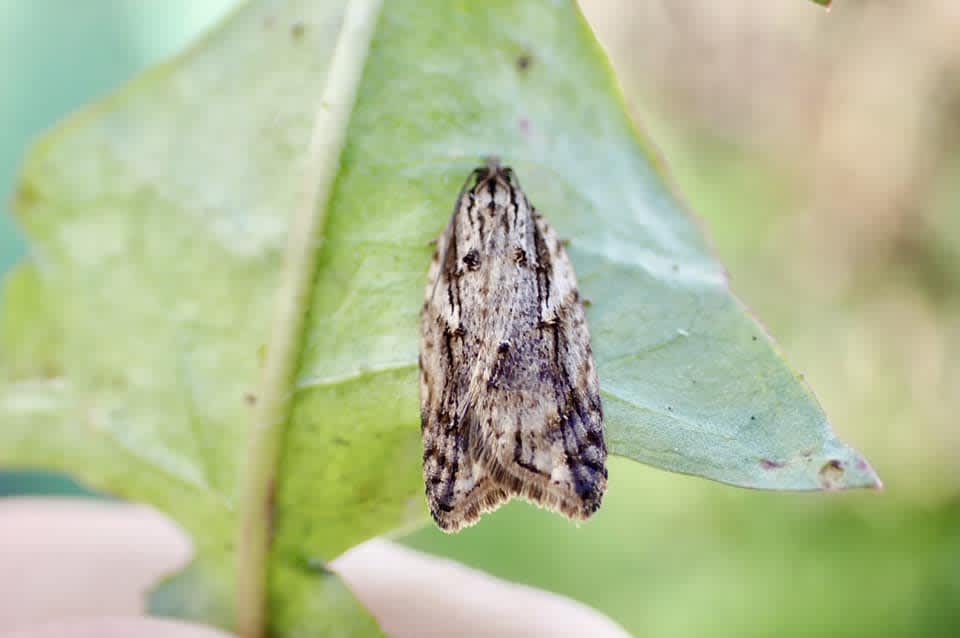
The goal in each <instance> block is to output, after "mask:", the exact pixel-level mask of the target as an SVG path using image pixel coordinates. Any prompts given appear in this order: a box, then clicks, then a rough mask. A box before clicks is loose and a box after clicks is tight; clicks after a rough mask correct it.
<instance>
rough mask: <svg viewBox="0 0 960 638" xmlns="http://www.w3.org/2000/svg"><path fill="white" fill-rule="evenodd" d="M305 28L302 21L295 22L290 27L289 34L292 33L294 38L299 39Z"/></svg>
mask: <svg viewBox="0 0 960 638" xmlns="http://www.w3.org/2000/svg"><path fill="white" fill-rule="evenodd" d="M306 30H307V28H306V27H305V26H304V25H303V23H302V22H296V23H294V25H293V26H292V27H290V35H292V36H293V37H294V39H296V40H299V39H300V38H302V37H303V34H304V32H305V31H306Z"/></svg>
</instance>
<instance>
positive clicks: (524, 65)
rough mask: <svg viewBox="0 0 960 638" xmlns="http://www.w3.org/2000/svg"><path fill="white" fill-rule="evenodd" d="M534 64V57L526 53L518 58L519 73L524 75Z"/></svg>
mask: <svg viewBox="0 0 960 638" xmlns="http://www.w3.org/2000/svg"><path fill="white" fill-rule="evenodd" d="M532 64H533V56H531V55H530V54H529V53H524V54H522V55H520V56H518V57H517V71H520V72H521V73H524V72H526V71H528V70H529V69H530V66H531V65H532Z"/></svg>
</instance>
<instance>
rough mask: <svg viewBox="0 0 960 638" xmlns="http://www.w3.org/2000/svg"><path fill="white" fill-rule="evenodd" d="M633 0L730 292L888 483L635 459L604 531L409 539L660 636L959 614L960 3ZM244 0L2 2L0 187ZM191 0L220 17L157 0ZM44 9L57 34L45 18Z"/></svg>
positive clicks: (642, 90)
mask: <svg viewBox="0 0 960 638" xmlns="http://www.w3.org/2000/svg"><path fill="white" fill-rule="evenodd" d="M627 2H628V0H586V1H585V2H584V8H585V10H586V12H587V14H588V17H589V18H590V19H591V20H592V21H593V22H594V24H595V26H596V28H597V29H598V32H599V35H600V37H601V39H602V40H604V41H605V42H606V44H607V46H608V47H609V48H610V50H611V53H612V55H613V58H614V62H615V64H616V65H617V67H618V69H619V71H620V77H621V80H622V82H623V84H624V85H625V87H626V88H627V94H628V98H629V99H630V100H631V101H632V103H633V104H634V105H635V106H636V111H637V118H638V120H640V121H641V123H643V124H644V125H645V128H647V129H648V130H649V131H650V132H651V133H652V134H653V137H654V139H656V140H657V141H658V142H659V144H660V146H661V148H662V149H663V150H664V154H665V155H666V156H667V158H668V161H669V163H670V166H671V168H672V171H673V173H674V175H675V177H676V180H677V181H678V183H679V184H680V186H681V189H682V190H683V192H684V194H685V195H686V197H687V198H688V200H689V201H690V202H691V204H692V208H693V209H694V210H696V211H697V212H698V213H699V214H700V215H701V216H702V217H703V218H704V219H705V220H706V222H707V224H708V225H709V227H710V229H711V231H712V235H713V237H714V240H715V244H716V248H717V251H718V253H719V254H720V256H721V258H722V259H723V261H724V263H725V264H726V265H727V266H728V268H729V270H730V272H731V276H732V280H733V286H734V289H735V290H737V292H738V293H739V294H740V295H741V297H743V298H744V299H745V300H746V301H747V302H748V303H749V304H750V305H751V306H752V307H753V308H754V309H755V310H756V311H757V312H758V314H759V316H761V317H763V318H764V320H765V322H766V323H767V324H768V325H769V327H770V329H771V331H772V332H773V333H774V334H776V335H777V337H778V339H779V340H780V342H781V344H782V345H783V349H784V350H785V351H786V352H787V353H788V355H789V356H790V358H791V359H792V360H793V362H794V364H795V365H797V366H798V367H799V368H800V369H801V370H804V371H805V372H806V376H807V379H808V381H809V382H810V384H811V385H812V387H813V388H814V389H815V390H817V391H818V393H819V395H820V398H821V400H822V402H823V403H824V406H825V408H826V410H827V413H828V414H829V415H830V416H831V420H832V421H833V422H834V423H835V424H836V426H837V428H838V430H839V433H840V434H841V435H843V436H845V438H847V439H848V440H850V441H852V442H854V443H855V444H857V445H858V446H859V447H860V449H861V451H863V452H864V453H866V455H867V456H868V457H869V458H871V460H873V461H874V464H875V466H876V467H877V469H878V471H879V472H880V474H881V475H882V476H883V477H884V479H885V480H886V482H887V490H886V491H885V492H884V493H881V494H873V493H864V494H845V495H835V496H823V495H783V494H762V493H755V492H747V491H742V490H735V489H732V488H728V487H723V486H719V485H714V484H711V483H709V482H706V481H702V480H695V479H689V478H684V477H678V476H675V475H668V474H666V473H663V472H658V471H655V470H651V469H648V468H642V467H635V466H628V465H627V464H626V463H614V464H613V466H612V468H611V485H610V493H609V497H608V499H607V503H606V505H605V507H604V509H603V510H602V511H601V512H600V513H599V514H598V516H597V518H596V520H594V521H592V522H591V523H589V524H587V525H585V526H583V527H582V528H577V527H574V526H571V525H569V524H567V523H565V522H564V521H562V520H559V519H556V518H555V517H552V516H549V515H547V514H545V513H543V512H540V511H537V510H535V509H533V508H530V507H528V506H525V505H522V504H515V505H512V506H508V507H507V508H505V509H504V510H501V511H500V512H498V513H496V514H494V515H491V516H490V517H489V518H487V519H485V520H484V523H483V524H482V525H479V526H477V527H476V528H473V529H471V530H468V531H467V532H465V533H463V534H461V535H459V536H455V537H445V536H442V535H441V534H440V533H439V532H437V531H435V530H433V529H426V530H423V531H421V532H418V533H416V534H414V535H413V536H412V537H410V538H409V539H407V541H406V542H408V543H409V544H411V545H413V546H415V547H418V548H420V549H424V550H426V551H430V552H434V553H439V554H443V555H447V556H451V557H454V558H456V559H458V560H462V561H464V562H466V563H469V564H472V565H475V566H477V567H480V568H482V569H485V570H487V571H490V572H492V573H495V574H498V575H501V576H505V577H508V578H511V579H514V580H518V581H521V582H526V583H530V584H535V585H537V586H540V587H544V588H547V589H550V590H553V591H558V592H562V593H567V594H570V595H573V596H576V597H577V598H579V599H581V600H584V601H586V602H588V603H590V604H593V605H595V606H596V607H598V608H599V609H602V610H604V611H606V612H607V613H610V614H611V615H612V616H613V617H615V618H617V619H618V620H619V621H620V622H622V623H624V625H625V626H626V627H627V628H629V629H630V630H631V631H633V632H635V633H637V634H638V635H669V636H699V635H712V636H769V635H774V634H775V635H781V636H809V635H820V634H829V635H832V636H872V637H876V636H902V635H910V636H945V635H952V634H954V633H956V632H957V630H958V628H960V507H958V505H960V502H958V501H960V498H958V497H960V494H958V490H957V473H956V462H957V458H958V451H960V429H958V428H957V427H956V425H955V423H954V420H955V414H956V413H957V411H958V408H960V366H958V365H957V363H956V362H957V361H958V360H960V345H958V344H960V312H958V310H960V294H958V291H960V215H957V208H958V206H960V188H958V186H957V185H958V184H960V179H958V178H960V153H958V152H957V151H958V148H960V144H958V140H957V137H958V136H957V135H956V131H955V130H953V127H955V124H953V126H951V122H955V121H956V114H957V110H958V107H957V101H956V99H955V97H954V96H955V95H956V94H957V86H956V83H957V79H956V78H960V74H956V73H953V74H951V73H950V72H949V71H950V70H954V71H955V69H956V64H957V60H958V57H960V56H958V54H957V50H958V48H960V46H958V44H957V39H956V38H955V37H951V36H950V34H951V33H953V34H955V33H956V32H957V22H956V20H957V15H958V14H957V10H956V8H955V7H956V3H955V2H951V0H926V1H925V2H916V3H915V2H909V1H907V0H899V1H895V2H886V3H864V2H843V3H834V7H833V9H832V11H831V12H830V13H824V12H823V11H822V10H820V9H818V8H816V7H812V6H810V5H807V4H806V3H803V2H798V1H796V0H776V1H775V2H768V3H759V2H756V0H727V1H726V2H724V3H715V2H713V1H712V0H675V1H673V2H666V1H664V2H656V1H655V2H650V3H630V7H629V8H630V11H627V10H626V8H625V7H626V6H627V5H626V4H625V3H627ZM224 4H227V2H226V0H206V1H204V2H200V1H197V0H192V1H190V2H188V1H187V0H177V1H176V2H171V1H170V0H141V1H140V2H138V3H133V2H130V1H129V0H127V1H124V0H116V1H114V2H109V1H108V0H87V1H86V2H84V3H83V4H82V5H81V4H80V3H77V4H76V5H66V4H65V3H62V2H58V1H57V0H42V1H40V0H34V2H32V3H25V2H20V1H19V0H0V47H9V48H8V50H3V51H2V53H3V55H2V56H0V69H2V70H3V72H4V74H5V75H4V77H6V78H15V79H13V80H12V81H10V82H8V83H7V85H6V86H5V87H4V88H3V89H0V90H3V91H7V93H4V94H3V97H2V99H0V117H2V118H3V121H4V122H5V123H11V124H9V125H8V126H7V127H6V130H8V131H11V132H12V133H13V135H5V136H4V137H3V138H2V143H0V171H3V172H2V175H0V193H3V194H4V198H5V199H6V197H7V195H8V194H9V188H10V184H11V182H10V180H11V177H12V174H13V170H14V166H15V163H16V161H17V158H19V157H20V156H22V154H23V151H24V146H25V144H26V142H27V140H28V139H29V138H30V137H33V136H34V135H35V134H36V133H37V132H38V130H39V129H40V128H42V127H46V126H48V125H49V124H50V123H51V122H52V121H53V120H54V119H56V118H57V117H60V116H61V115H62V114H64V113H66V112H67V111H69V110H71V109H73V108H75V107H77V106H79V105H80V104H82V103H84V102H86V101H88V100H89V99H90V98H92V97H93V96H94V95H96V94H97V93H100V92H102V91H103V90H104V89H106V88H108V87H111V86H115V85H116V84H118V83H120V82H121V81H122V80H123V79H125V78H126V77H129V76H130V75H132V74H133V72H134V71H135V70H136V69H138V68H139V67H140V66H142V65H143V64H145V63H146V62H148V61H152V60H153V59H155V57H156V56H157V55H162V54H165V53H167V52H169V51H172V50H174V49H175V48H176V46H177V45H178V44H179V43H181V42H184V41H186V40H188V39H189V38H190V37H191V36H192V35H193V34H194V33H195V29H196V28H197V27H198V26H199V25H200V24H201V23H202V22H203V20H202V19H201V18H202V17H209V16H213V15H214V14H215V13H216V12H217V11H218V10H220V9H221V8H222V7H223V5H224ZM188 5H189V7H190V8H191V9H192V11H193V12H195V13H194V15H195V16H200V13H202V11H203V10H205V11H208V12H209V13H208V14H206V16H200V17H197V18H196V20H195V21H194V22H190V21H186V20H185V21H184V22H182V23H177V22H176V21H172V22H171V21H170V20H169V19H168V20H167V21H163V20H161V18H162V17H163V16H166V17H167V18H169V16H170V15H174V14H177V15H186V13H185V11H186V9H187V8H188ZM66 7H69V9H68V8H66ZM133 7H135V9H134V8H133ZM200 7H203V9H202V10H201V9H200ZM717 7H722V8H724V10H725V13H722V12H719V11H718V10H717ZM178 12H179V14H178ZM197 12H199V13H197ZM15 14H16V16H15ZM151 16H152V17H151ZM664 16H668V17H667V18H664ZM785 16H786V17H785ZM23 25H29V28H31V29H34V30H36V29H43V31H44V33H54V31H51V30H55V29H57V28H59V29H60V31H59V32H57V34H58V35H55V36H51V37H44V38H37V37H34V36H33V35H32V34H31V33H30V32H29V31H25V30H24V26H23ZM57 25H59V27H58V26H57ZM171 25H173V26H171ZM904 25H908V28H907V27H905V26H904ZM154 26H156V27H157V31H156V32H154V30H153V27H154ZM164 29H166V32H165V35H160V33H161V32H163V31H164ZM148 34H149V35H148ZM58 36H59V37H58ZM143 38H147V39H146V40H143ZM911 38H913V40H910V39H911ZM141 41H149V42H153V43H154V44H153V45H151V47H152V48H150V49H149V50H147V49H143V48H141V46H142V45H140V44H136V43H135V42H141ZM161 41H163V42H165V43H166V45H167V46H166V47H164V46H160V45H157V44H156V43H157V42H161ZM633 42H643V43H644V45H643V47H634V46H633V45H632V43H633ZM119 43H124V44H123V45H122V46H129V47H130V48H129V49H125V50H126V51H127V52H128V53H123V54H121V53H117V51H118V50H123V49H119V47H121V44H119ZM921 45H922V46H921ZM65 47H72V48H65ZM132 51H136V53H130V52H132ZM145 51H146V52H145ZM905 51H906V52H908V54H904V52H905ZM65 52H66V53H65ZM66 57H69V59H70V62H71V69H73V70H72V71H71V72H70V73H69V74H65V73H62V72H60V71H59V69H60V68H61V67H60V63H61V62H62V59H63V58H66ZM58 61H61V62H58ZM44 65H46V66H44ZM76 69H81V70H82V72H77V71H76ZM27 79H29V82H27ZM854 80H855V81H854ZM64 82H68V84H63V83H64ZM24 86H30V87H31V88H30V90H29V91H27V90H24V89H22V88H20V89H18V90H17V93H16V94H10V93H9V91H10V90H11V87H24ZM68 87H72V88H69V90H68ZM861 131H862V132H861ZM855 134H856V137H851V136H854V135H855ZM894 160H896V161H894ZM0 217H5V216H0ZM4 224H5V225H4ZM0 229H2V230H0V265H2V266H3V267H7V266H9V264H10V263H12V261H13V260H14V258H15V250H13V249H11V246H16V245H17V244H15V243H13V242H12V238H11V226H10V223H9V219H8V218H4V219H0ZM16 250H19V249H16ZM627 494H630V497H629V501H630V502H627ZM588 529H589V531H590V533H589V534H582V533H580V532H581V531H582V530H588ZM585 537H589V540H590V542H589V543H586V542H585V540H584V539H585Z"/></svg>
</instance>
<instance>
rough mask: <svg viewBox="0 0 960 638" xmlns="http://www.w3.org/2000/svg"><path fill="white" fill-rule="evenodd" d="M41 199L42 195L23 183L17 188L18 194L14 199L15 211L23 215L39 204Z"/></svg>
mask: <svg viewBox="0 0 960 638" xmlns="http://www.w3.org/2000/svg"><path fill="white" fill-rule="evenodd" d="M40 199H41V197H40V193H38V192H37V189H36V188H34V187H33V186H32V185H31V184H28V183H26V182H23V183H21V184H20V186H19V188H17V193H16V195H14V197H13V210H14V211H16V212H17V213H21V214H22V213H24V212H25V211H26V210H28V209H30V208H33V207H35V206H36V205H37V204H39V203H40Z"/></svg>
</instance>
